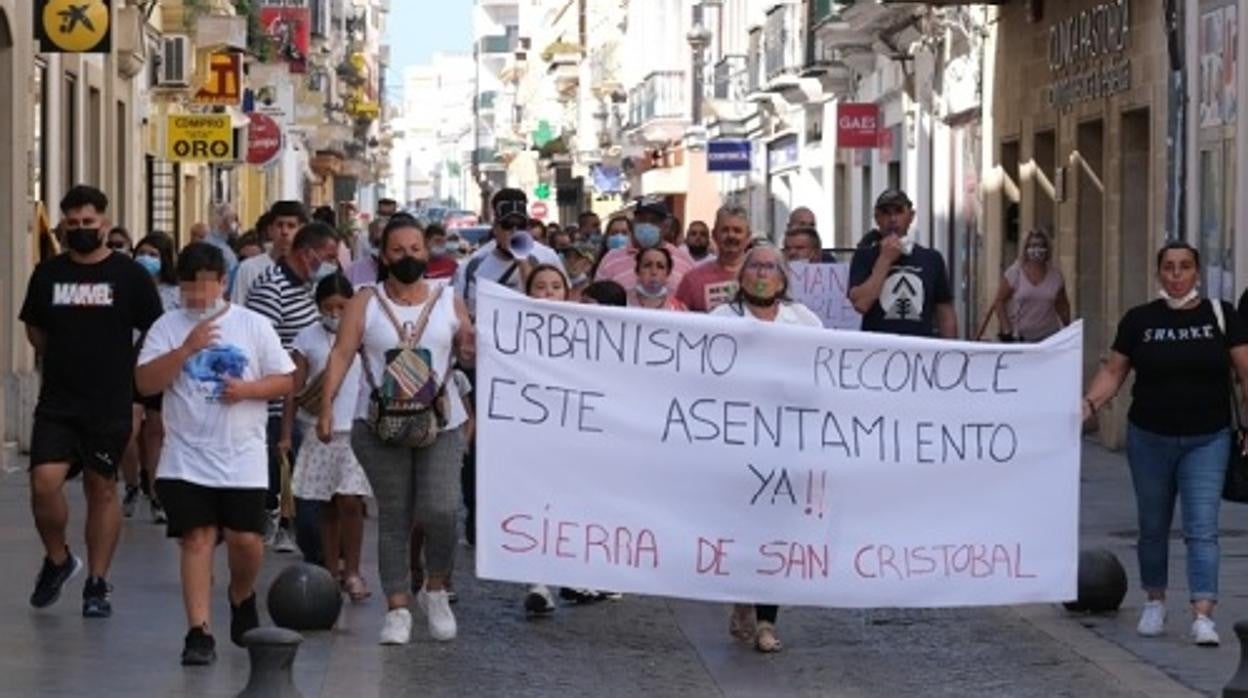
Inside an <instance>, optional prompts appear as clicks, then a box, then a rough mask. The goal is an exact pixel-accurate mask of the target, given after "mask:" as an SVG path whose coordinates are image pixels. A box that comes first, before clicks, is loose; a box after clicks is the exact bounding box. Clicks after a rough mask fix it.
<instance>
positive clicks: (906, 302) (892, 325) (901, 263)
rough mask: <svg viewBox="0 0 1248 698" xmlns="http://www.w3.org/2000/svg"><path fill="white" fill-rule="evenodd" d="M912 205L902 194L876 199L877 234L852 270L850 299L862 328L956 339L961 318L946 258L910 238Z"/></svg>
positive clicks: (890, 191) (858, 254) (891, 192)
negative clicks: (955, 309)
mask: <svg viewBox="0 0 1248 698" xmlns="http://www.w3.org/2000/svg"><path fill="white" fill-rule="evenodd" d="M913 222H914V205H913V204H911V203H910V197H908V196H906V193H905V192H903V191H901V190H900V189H888V190H886V191H885V192H884V193H883V194H880V196H879V198H878V199H876V200H875V225H876V229H875V230H872V231H871V232H869V233H867V234H866V235H865V236H864V237H863V238H862V241H861V242H860V243H858V249H857V250H855V251H854V258H853V261H852V262H850V266H849V286H850V288H849V300H850V301H851V302H852V303H853V304H854V308H855V309H857V310H858V312H860V313H862V329H863V330H865V331H867V332H887V333H891V334H905V335H914V336H919V337H943V338H946V339H953V338H954V337H956V336H957V334H958V317H957V314H956V313H955V312H954V310H953V293H952V292H951V291H950V289H949V276H948V273H947V272H946V268H945V259H944V257H942V256H941V254H940V253H939V252H937V251H936V250H933V249H930V248H927V247H923V246H922V245H919V244H917V243H916V242H914V240H913V239H912V238H910V237H908V233H909V231H910V224H911V223H913Z"/></svg>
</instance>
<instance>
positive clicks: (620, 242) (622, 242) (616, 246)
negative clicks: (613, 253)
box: [607, 233, 628, 250]
mask: <svg viewBox="0 0 1248 698" xmlns="http://www.w3.org/2000/svg"><path fill="white" fill-rule="evenodd" d="M625 247H628V236H627V235H625V234H624V233H614V234H612V235H608V236H607V249H608V250H620V249H623V248H625Z"/></svg>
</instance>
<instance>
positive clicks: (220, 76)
mask: <svg viewBox="0 0 1248 698" xmlns="http://www.w3.org/2000/svg"><path fill="white" fill-rule="evenodd" d="M205 73H206V75H205V76H204V82H203V84H202V85H200V86H199V89H198V90H196V91H195V97H194V102H195V103H196V104H211V105H213V106H218V107H229V106H235V105H237V104H239V103H240V102H242V100H243V57H242V54H241V53H236V52H234V51H213V53H212V55H211V57H209V59H208V69H207V70H206V71H205Z"/></svg>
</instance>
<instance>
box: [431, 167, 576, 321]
mask: <svg viewBox="0 0 1248 698" xmlns="http://www.w3.org/2000/svg"><path fill="white" fill-rule="evenodd" d="M490 207H491V208H492V209H493V212H494V231H493V232H494V239H493V240H491V241H489V242H487V243H485V244H484V245H482V246H481V249H479V250H477V252H476V254H474V255H473V256H472V257H471V258H470V259H469V260H468V262H467V263H466V264H463V265H461V266H460V267H459V270H458V272H457V273H456V275H455V290H456V291H457V292H458V293H459V294H460V295H461V296H463V298H464V302H465V303H467V304H468V310H469V312H472V313H475V312H476V305H477V303H476V301H477V285H478V284H479V283H480V282H481V280H483V279H484V280H488V281H495V282H497V283H500V284H502V285H504V286H508V287H510V288H513V289H515V290H517V291H520V290H522V289H523V288H524V280H525V279H526V278H527V277H528V275H529V270H530V269H532V268H533V267H535V266H537V265H539V264H552V265H554V266H556V267H558V268H559V269H560V270H562V269H563V263H562V262H561V261H560V260H559V255H558V254H557V253H556V252H555V251H554V250H552V249H550V248H549V247H547V246H546V245H543V244H542V243H540V242H538V241H536V240H534V239H533V237H532V235H530V234H529V231H528V225H529V200H528V197H527V196H525V195H524V192H523V191H520V190H519V189H511V188H508V189H500V190H499V191H498V193H497V194H495V195H494V200H493V201H492V202H491V206H490Z"/></svg>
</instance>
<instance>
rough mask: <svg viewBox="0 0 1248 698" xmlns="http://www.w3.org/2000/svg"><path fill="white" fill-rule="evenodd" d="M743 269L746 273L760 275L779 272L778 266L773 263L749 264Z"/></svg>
mask: <svg viewBox="0 0 1248 698" xmlns="http://www.w3.org/2000/svg"><path fill="white" fill-rule="evenodd" d="M745 268H746V270H747V271H752V272H754V273H755V274H761V273H763V272H766V273H768V274H775V273H778V272H779V271H780V265H779V264H776V263H775V262H750V263H749V264H747V265H745Z"/></svg>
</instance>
